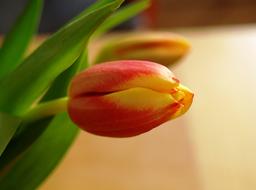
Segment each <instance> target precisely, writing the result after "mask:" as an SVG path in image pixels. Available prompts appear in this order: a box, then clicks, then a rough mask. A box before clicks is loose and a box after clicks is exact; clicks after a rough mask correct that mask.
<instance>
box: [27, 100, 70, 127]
mask: <svg viewBox="0 0 256 190" xmlns="http://www.w3.org/2000/svg"><path fill="white" fill-rule="evenodd" d="M67 102H68V97H63V98H59V99H55V100H52V101H48V102H43V103H40V104H38V105H36V106H35V107H33V108H32V109H30V110H29V111H28V112H27V113H26V114H25V115H24V116H23V117H22V118H23V120H24V121H25V122H33V121H36V120H39V119H42V118H45V117H49V116H53V115H56V114H58V113H61V112H65V111H66V110H67Z"/></svg>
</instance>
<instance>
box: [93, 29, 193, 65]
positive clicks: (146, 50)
mask: <svg viewBox="0 0 256 190" xmlns="http://www.w3.org/2000/svg"><path fill="white" fill-rule="evenodd" d="M189 49H190V45H189V42H188V41H187V40H186V39H185V38H183V37H182V36H179V35H176V34H173V33H168V32H143V33H129V34H123V35H119V36H115V37H112V38H110V40H108V41H107V43H106V44H105V45H103V47H102V48H101V50H100V51H99V53H98V55H97V57H96V61H95V62H96V63H101V62H106V61H114V60H127V59H128V60H129V59H133V60H134V59H135V60H147V61H153V62H156V63H159V64H162V65H165V66H169V65H172V64H174V63H176V62H177V61H178V60H180V59H181V58H183V57H184V56H185V55H186V54H187V52H188V51H189Z"/></svg>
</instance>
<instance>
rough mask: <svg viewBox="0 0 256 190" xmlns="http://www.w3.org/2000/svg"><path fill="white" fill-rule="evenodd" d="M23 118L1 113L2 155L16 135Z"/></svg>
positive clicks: (0, 150)
mask: <svg viewBox="0 0 256 190" xmlns="http://www.w3.org/2000/svg"><path fill="white" fill-rule="evenodd" d="M20 123H21V118H18V117H15V116H11V115H7V114H4V113H0V131H1V132H0V155H1V154H2V152H3V151H4V149H5V147H6V146H7V144H8V142H9V141H10V140H11V137H12V136H13V135H14V133H15V131H16V128H17V126H19V124H20Z"/></svg>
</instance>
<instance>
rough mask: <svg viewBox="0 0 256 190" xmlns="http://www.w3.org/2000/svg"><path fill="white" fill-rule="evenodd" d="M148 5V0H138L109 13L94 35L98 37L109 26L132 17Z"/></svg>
mask: <svg viewBox="0 0 256 190" xmlns="http://www.w3.org/2000/svg"><path fill="white" fill-rule="evenodd" d="M149 5H150V0H139V1H135V2H134V3H131V4H129V5H127V6H126V7H124V8H121V9H119V10H118V11H117V12H115V13H114V14H113V15H111V16H110V17H109V18H108V19H106V21H105V22H104V23H103V24H101V25H100V26H99V28H98V29H97V30H96V32H95V33H94V35H93V36H94V37H98V36H100V35H102V34H103V33H105V32H107V31H108V30H110V29H111V28H113V27H115V26H117V25H119V24H121V23H123V22H124V21H126V20H128V19H130V18H132V17H134V16H135V15H137V14H139V13H140V12H141V11H143V10H145V9H146V8H148V7H149Z"/></svg>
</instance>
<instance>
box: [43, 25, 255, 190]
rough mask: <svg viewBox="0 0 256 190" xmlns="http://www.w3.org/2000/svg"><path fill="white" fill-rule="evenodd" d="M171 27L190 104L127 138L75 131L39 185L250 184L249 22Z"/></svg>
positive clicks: (104, 188)
mask: <svg viewBox="0 0 256 190" xmlns="http://www.w3.org/2000/svg"><path fill="white" fill-rule="evenodd" d="M179 32H180V33H181V34H183V35H185V36H186V37H187V38H188V39H189V40H190V41H191V43H192V46H193V49H192V50H191V53H190V55H189V56H187V57H186V59H184V60H183V61H182V63H181V64H178V65H177V66H176V67H175V68H172V70H173V71H174V72H175V74H176V75H177V76H178V78H180V79H181V81H182V82H183V83H184V84H186V85H187V86H189V87H190V88H191V89H193V91H194V92H195V99H194V103H193V105H192V107H191V110H190V111H189V112H188V113H187V114H186V115H185V116H184V117H182V118H179V119H176V120H175V121H171V122H168V123H166V124H164V125H163V126H161V127H159V128H157V129H155V130H153V131H151V132H149V133H147V134H144V135H141V136H138V137H135V138H127V139H112V138H103V137H97V136H94V135H90V134H88V133H86V132H81V133H80V135H79V137H78V138H77V140H76V142H75V143H74V145H73V147H72V148H71V149H70V151H69V153H68V154H67V156H66V157H65V159H64V160H63V162H62V163H61V164H60V165H59V167H58V168H57V169H56V170H55V172H54V173H53V174H52V175H51V177H50V178H48V180H47V181H46V182H45V183H44V184H43V185H42V186H41V188H40V190H57V189H61V190H85V189H88V190H255V189H256V101H255V98H256V26H236V27H228V28H204V29H203V28H198V29H190V30H179Z"/></svg>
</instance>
